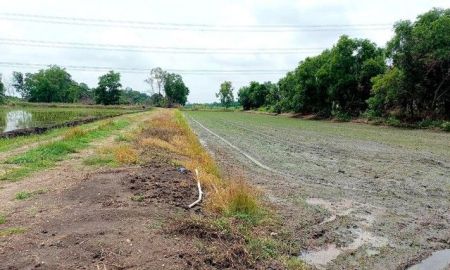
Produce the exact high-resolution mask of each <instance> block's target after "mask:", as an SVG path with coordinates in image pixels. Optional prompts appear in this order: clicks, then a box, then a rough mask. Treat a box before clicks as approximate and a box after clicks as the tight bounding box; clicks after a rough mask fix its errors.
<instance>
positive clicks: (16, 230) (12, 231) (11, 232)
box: [0, 227, 26, 237]
mask: <svg viewBox="0 0 450 270" xmlns="http://www.w3.org/2000/svg"><path fill="white" fill-rule="evenodd" d="M24 232H26V229H25V228H22V227H11V228H6V229H1V230H0V237H6V236H10V235H14V234H21V233H24Z"/></svg>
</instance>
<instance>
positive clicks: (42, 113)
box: [0, 106, 136, 132]
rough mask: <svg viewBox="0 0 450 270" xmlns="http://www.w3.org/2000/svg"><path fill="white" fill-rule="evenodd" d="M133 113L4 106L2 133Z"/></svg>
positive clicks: (0, 122) (0, 112)
mask: <svg viewBox="0 0 450 270" xmlns="http://www.w3.org/2000/svg"><path fill="white" fill-rule="evenodd" d="M133 111H136V109H131V108H130V109H122V108H119V107H116V108H109V107H106V108H102V107H59V106H54V107H50V106H43V107H34V106H23V107H18V106H3V107H0V132H6V131H12V130H16V129H21V128H31V127H45V126H49V125H55V124H62V123H65V122H69V121H73V120H77V119H83V118H99V117H107V116H114V115H119V114H123V113H128V112H133Z"/></svg>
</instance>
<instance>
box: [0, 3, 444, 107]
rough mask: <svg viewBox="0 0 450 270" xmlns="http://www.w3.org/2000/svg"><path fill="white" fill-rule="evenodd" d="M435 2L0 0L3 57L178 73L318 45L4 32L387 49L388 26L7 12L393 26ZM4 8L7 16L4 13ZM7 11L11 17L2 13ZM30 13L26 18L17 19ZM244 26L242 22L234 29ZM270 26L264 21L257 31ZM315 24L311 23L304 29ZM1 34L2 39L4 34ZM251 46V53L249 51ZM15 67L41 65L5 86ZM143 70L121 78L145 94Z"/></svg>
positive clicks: (201, 79)
mask: <svg viewBox="0 0 450 270" xmlns="http://www.w3.org/2000/svg"><path fill="white" fill-rule="evenodd" d="M432 7H441V8H449V7H450V1H449V0H407V1H399V0H396V1H392V0H389V1H385V0H378V1H362V0H359V1H343V0H320V1H319V0H314V1H312V0H297V1H281V0H278V1H277V0H274V1H263V0H255V1H243V0H234V1H233V0H223V1H219V0H214V1H212V0H204V1H203V0H202V1H200V0H199V1H197V0H191V1H186V0H184V1H183V0H180V1H173V0H172V1H170V0H165V1H144V0H142V1H140V0H127V1H125V0H89V1H87V0H85V1H81V0H64V1H59V0H34V1H29V0H28V1H27V0H14V1H12V0H1V1H0V50H1V51H0V62H17V63H33V64H36V63H37V64H57V65H61V66H105V67H120V68H139V69H143V68H146V69H147V68H148V69H150V68H153V67H157V66H160V67H162V68H163V69H182V70H199V69H207V70H239V69H245V70H255V69H258V70H261V69H264V70H272V71H277V70H285V69H294V68H295V67H296V66H297V64H298V62H299V61H300V60H302V59H303V58H305V57H306V56H308V55H315V54H317V51H309V52H307V53H305V52H299V53H296V54H261V53H260V54H242V53H241V54H208V53H205V54H202V53H200V54H199V53H197V54H182V53H158V52H151V51H145V52H142V51H140V52H139V51H138V52H136V51H134V52H130V51H104V50H92V49H73V48H47V47H27V46H17V45H12V44H5V42H4V40H5V39H19V40H24V39H26V40H38V41H50V42H80V43H96V44H110V45H130V46H161V47H182V48H183V47H199V48H207V49H208V48H209V49H214V48H234V49H255V48H266V49H270V48H326V47H330V46H332V45H333V44H334V43H335V42H336V41H337V39H338V37H339V36H340V35H342V34H348V35H350V36H351V37H359V38H369V39H371V40H372V41H374V42H376V43H377V44H378V45H380V46H384V44H385V43H386V41H387V40H389V39H390V37H391V36H392V30H391V27H387V28H386V27H379V28H377V29H376V30H361V29H354V28H353V29H351V30H345V29H342V28H340V29H336V30H330V31H275V32H258V31H245V32H242V31H241V32H235V31H195V29H197V28H195V27H194V30H192V28H189V27H187V29H186V28H184V29H183V30H179V29H178V30H171V31H168V30H155V29H143V28H130V27H117V26H116V27H104V26H95V25H71V24H62V23H43V22H30V21H23V20H11V19H9V20H7V19H5V14H6V13H20V14H28V15H44V16H62V17H78V18H87V19H109V20H113V21H115V20H129V21H145V22H157V23H178V24H181V25H182V27H183V25H186V24H206V25H222V26H223V27H224V29H226V30H229V29H230V28H227V27H226V26H228V25H260V26H263V25H266V26H267V25H297V26H310V25H361V24H392V23H394V22H395V21H398V20H400V19H410V20H414V18H415V17H416V16H417V15H418V14H420V13H423V12H426V11H428V10H429V9H431V8H432ZM2 14H3V16H2ZM8 16H9V18H11V16H10V15H7V16H6V17H8ZM21 18H24V17H21ZM238 29H241V30H242V28H238ZM258 29H267V28H258ZM308 29H311V28H308ZM2 40H3V41H2ZM252 52H253V50H252ZM13 70H18V71H23V72H33V71H36V70H38V68H37V67H35V68H33V67H21V68H18V67H14V68H12V67H5V66H0V73H2V74H3V80H4V82H5V83H7V81H8V80H9V79H10V74H11V72H12V71H13ZM67 70H68V71H69V72H70V73H71V74H72V76H73V78H74V79H75V80H76V81H78V82H86V83H87V84H88V85H89V86H91V87H95V86H96V84H97V79H98V77H99V76H100V75H101V74H103V73H104V72H102V71H100V72H99V71H77V70H73V69H71V68H67ZM180 74H181V75H182V76H183V78H184V81H185V83H186V85H187V86H188V87H189V89H190V95H189V98H188V101H189V102H211V101H215V100H216V98H215V94H214V93H216V92H217V89H218V87H219V85H220V83H221V82H222V81H224V80H230V81H231V82H232V83H233V85H234V87H235V89H238V88H239V87H240V86H242V85H245V84H247V83H248V82H249V81H252V80H258V81H268V80H271V81H275V82H276V81H278V79H279V78H280V77H282V76H283V75H284V73H283V72H281V73H278V74H253V75H249V74H244V75H242V74H241V75H239V74H218V75H217V74H216V75H214V74H213V75H211V74H207V75H197V74H187V73H185V74H183V72H180ZM145 78H146V75H145V74H130V73H122V84H123V85H124V86H129V87H132V88H133V89H135V90H139V91H142V92H144V91H148V90H149V86H148V85H146V84H145V83H144V79H145Z"/></svg>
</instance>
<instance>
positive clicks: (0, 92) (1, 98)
mask: <svg viewBox="0 0 450 270" xmlns="http://www.w3.org/2000/svg"><path fill="white" fill-rule="evenodd" d="M3 102H5V85H4V84H3V81H2V74H1V73H0V104H1V103H3Z"/></svg>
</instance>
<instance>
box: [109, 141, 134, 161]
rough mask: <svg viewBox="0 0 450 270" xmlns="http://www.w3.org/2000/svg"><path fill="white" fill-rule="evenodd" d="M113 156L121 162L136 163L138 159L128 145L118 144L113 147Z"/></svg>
mask: <svg viewBox="0 0 450 270" xmlns="http://www.w3.org/2000/svg"><path fill="white" fill-rule="evenodd" d="M113 153H114V158H115V160H116V161H117V162H119V163H122V164H136V163H138V161H139V157H138V153H137V151H136V150H134V149H133V148H131V147H130V146H128V145H119V146H116V147H114V148H113Z"/></svg>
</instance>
